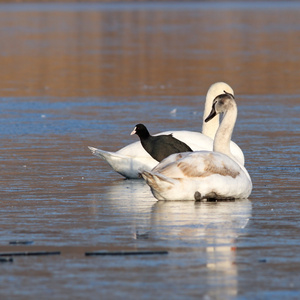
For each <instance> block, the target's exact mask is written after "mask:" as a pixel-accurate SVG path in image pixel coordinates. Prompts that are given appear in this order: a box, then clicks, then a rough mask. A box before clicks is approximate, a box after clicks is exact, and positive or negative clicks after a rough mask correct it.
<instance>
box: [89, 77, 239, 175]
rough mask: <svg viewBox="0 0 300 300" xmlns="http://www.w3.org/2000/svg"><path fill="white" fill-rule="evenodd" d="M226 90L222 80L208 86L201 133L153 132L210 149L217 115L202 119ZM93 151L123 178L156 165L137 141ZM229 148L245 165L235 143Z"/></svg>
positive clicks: (228, 89) (198, 147)
mask: <svg viewBox="0 0 300 300" xmlns="http://www.w3.org/2000/svg"><path fill="white" fill-rule="evenodd" d="M224 90H226V91H227V92H229V93H232V94H233V90H232V88H231V87H230V86H229V85H228V84H226V83H224V82H217V83H214V84H213V85H211V87H210V88H209V90H208V92H207V95H206V102H205V108H204V114H203V126H202V133H200V132H195V131H186V130H180V131H165V132H161V133H158V134H155V135H161V134H170V133H172V134H173V136H174V137H175V138H176V139H178V140H180V141H182V142H184V143H186V144H187V145H188V146H190V147H191V149H192V150H193V151H198V150H212V149H213V139H214V136H215V133H216V131H217V129H218V127H219V116H216V117H215V119H214V120H212V121H211V122H209V124H207V123H205V122H204V120H205V118H206V117H207V116H208V114H209V112H210V109H211V106H212V102H213V99H214V98H215V97H216V96H218V95H220V94H222V93H223V91H224ZM89 149H90V150H91V151H92V153H93V154H94V155H96V156H99V157H101V158H103V159H105V160H106V161H107V162H108V163H109V165H110V166H111V167H112V168H113V169H114V170H115V171H116V172H118V173H119V174H121V175H123V176H124V177H126V178H139V173H140V172H141V171H142V170H146V171H147V170H151V169H152V168H154V167H155V166H156V165H157V161H156V160H154V159H153V158H152V157H151V156H150V155H149V154H148V153H147V152H146V151H145V150H144V148H143V147H142V145H141V143H140V141H138V142H135V143H132V144H129V145H127V146H125V147H124V148H122V149H120V150H118V151H117V152H109V151H104V150H101V149H97V148H94V147H89ZM230 149H231V151H232V153H233V155H234V157H235V159H236V160H237V161H238V162H239V163H241V164H242V165H244V154H243V152H242V150H241V149H240V148H239V146H238V145H236V144H235V143H234V142H231V143H230Z"/></svg>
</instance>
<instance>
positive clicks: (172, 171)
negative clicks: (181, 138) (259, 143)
mask: <svg viewBox="0 0 300 300" xmlns="http://www.w3.org/2000/svg"><path fill="white" fill-rule="evenodd" d="M153 172H159V173H160V174H162V175H164V176H167V177H170V178H191V177H194V178H195V177H198V178H201V177H202V178H204V177H208V176H211V175H220V176H230V177H232V178H235V177H237V176H238V175H239V174H240V172H241V168H240V166H239V165H238V164H237V163H236V162H235V161H233V160H232V159H230V158H229V157H227V156H226V155H224V154H221V153H217V152H210V151H199V152H192V153H189V152H186V153H179V154H174V155H171V156H169V157H168V158H166V159H165V160H163V161H162V163H160V164H159V165H158V166H156V167H155V168H154V169H153Z"/></svg>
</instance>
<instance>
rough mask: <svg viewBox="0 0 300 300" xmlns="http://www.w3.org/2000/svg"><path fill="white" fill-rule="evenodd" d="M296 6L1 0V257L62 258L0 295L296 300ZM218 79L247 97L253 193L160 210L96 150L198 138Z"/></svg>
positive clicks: (23, 274) (7, 276)
mask: <svg viewBox="0 0 300 300" xmlns="http://www.w3.org/2000/svg"><path fill="white" fill-rule="evenodd" d="M299 13H300V5H299V3H296V2H284V3H280V4H279V3H272V2H264V3H259V2H258V3H254V4H249V3H248V4H241V3H232V4H230V5H223V4H220V5H216V4H215V3H214V4H209V3H205V4H204V3H184V4H178V3H177V4H175V3H171V2H168V3H165V4H159V3H138V4H130V3H126V4H125V3H123V4H73V3H68V4H48V5H46V4H30V5H28V4H0V28H1V30H0V39H1V41H2V42H1V49H0V63H1V71H0V92H1V93H0V127H1V135H0V143H1V149H0V154H1V177H0V178H1V179H0V182H1V202H0V214H1V218H0V224H1V225H0V232H1V234H0V255H3V254H5V253H6V254H7V253H12V252H14V253H16V252H19V253H20V252H22V253H24V252H28V251H30V252H40V251H42V252H43V251H51V252H53V251H54V252H59V253H60V254H58V253H57V254H53V255H32V256H28V255H27V256H14V257H13V262H3V263H0V268H1V272H0V298H1V299H29V298H30V299H54V298H55V299H125V298H128V299H299V298H300V251H299V250H300V218H299V216H300V196H299V194H300V188H299V179H300V178H299V177H300V176H299V175H300V162H299V161H300V154H299V153H300V151H299V130H300V119H299V115H300V101H299V98H300V86H299V77H300V74H299V72H300V71H299V70H300V60H299V57H300V39H299V28H300V19H299ZM216 81H226V82H228V83H229V84H230V85H231V86H232V87H233V89H234V91H235V94H236V100H237V104H238V109H239V115H238V121H237V124H236V127H235V130H234V133H233V140H234V141H235V142H236V143H238V145H239V146H240V147H241V148H242V149H243V151H244V154H245V159H246V168H247V170H248V171H249V174H250V175H251V177H252V181H253V191H252V194H251V196H250V198H249V199H247V200H239V201H234V202H216V203H212V202H203V203H194V202H190V201H187V202H184V201H179V202H172V201H171V202H157V201H156V199H155V198H154V197H153V196H152V194H151V192H150V189H149V187H148V186H147V185H146V184H145V183H144V182H143V181H142V180H124V179H123V178H122V177H121V176H120V175H119V174H117V173H115V172H114V171H113V170H112V169H111V168H110V167H109V165H108V164H107V163H106V162H105V161H102V160H100V159H98V158H97V157H95V156H93V155H92V154H91V152H90V151H89V149H88V148H87V146H94V147H97V148H101V149H104V150H109V151H116V150H118V149H120V148H121V147H123V146H125V145H127V144H129V143H131V142H135V141H136V140H137V136H130V135H129V134H130V132H131V131H132V129H133V128H134V126H135V125H136V124H137V123H140V122H143V123H144V124H146V125H147V127H148V128H149V130H150V131H151V132H152V133H156V132H159V131H164V130H172V129H174V130H175V129H177V130H180V129H187V130H194V131H200V130H201V122H202V112H203V105H204V99H205V94H206V92H207V89H208V88H209V86H210V85H211V84H212V83H214V82H216ZM175 108H176V113H175V114H174V113H170V112H171V111H172V110H174V109H175ZM92 251H109V252H112V251H117V252H120V251H131V252H133V251H139V252H141V251H142V252H143V251H152V252H153V251H154V252H155V251H167V252H168V254H160V253H158V254H154V255H130V256H129V255H128V256H124V255H120V256H86V255H85V253H86V252H92ZM5 257H7V256H3V257H0V258H5Z"/></svg>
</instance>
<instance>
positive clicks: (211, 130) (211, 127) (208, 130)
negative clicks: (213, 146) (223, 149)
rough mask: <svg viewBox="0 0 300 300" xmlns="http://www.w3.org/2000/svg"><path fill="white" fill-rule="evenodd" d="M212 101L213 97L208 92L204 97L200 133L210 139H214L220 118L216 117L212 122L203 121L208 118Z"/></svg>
mask: <svg viewBox="0 0 300 300" xmlns="http://www.w3.org/2000/svg"><path fill="white" fill-rule="evenodd" d="M213 101H214V97H213V95H212V94H211V93H210V91H208V93H207V95H206V101H205V106H204V113H203V122H202V133H203V134H205V135H206V136H208V137H210V138H211V139H214V138H215V135H216V132H217V130H218V127H219V121H220V117H219V115H216V116H215V117H214V118H213V119H212V120H210V121H209V122H207V123H206V122H204V120H205V119H206V118H207V117H208V115H209V113H210V111H211V107H212V103H213Z"/></svg>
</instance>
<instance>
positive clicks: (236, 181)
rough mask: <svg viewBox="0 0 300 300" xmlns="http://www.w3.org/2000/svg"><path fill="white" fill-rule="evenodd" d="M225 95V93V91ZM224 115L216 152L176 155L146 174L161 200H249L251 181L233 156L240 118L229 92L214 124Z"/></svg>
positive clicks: (216, 105)
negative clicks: (232, 146) (232, 138)
mask: <svg viewBox="0 0 300 300" xmlns="http://www.w3.org/2000/svg"><path fill="white" fill-rule="evenodd" d="M224 92H225V91H224ZM221 113H223V120H222V122H221V124H220V126H219V129H218V131H217V133H216V136H215V139H214V146H213V151H196V152H192V153H191V152H184V153H179V154H172V155H170V156H168V157H167V158H166V159H164V160H163V161H162V162H160V163H159V164H158V165H157V166H156V167H155V168H154V169H153V170H152V171H144V172H142V176H143V178H144V179H145V180H146V182H147V184H148V185H149V186H150V188H151V191H152V193H153V195H154V196H155V198H157V199H158V200H196V201H200V200H202V199H238V198H248V196H249V195H250V193H251V191H252V182H251V178H250V176H249V174H248V172H247V170H246V169H245V167H244V166H243V165H242V164H239V163H238V162H236V161H235V159H234V156H233V155H232V154H231V152H230V140H231V135H232V131H233V128H234V125H235V121H236V118H237V106H236V103H235V100H234V96H233V95H232V94H230V93H227V92H225V93H224V94H221V95H219V96H217V97H216V98H215V99H214V102H213V106H212V110H211V113H210V114H209V116H208V117H207V118H206V119H205V122H208V121H210V120H211V119H213V118H214V117H215V116H216V115H218V114H221Z"/></svg>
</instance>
